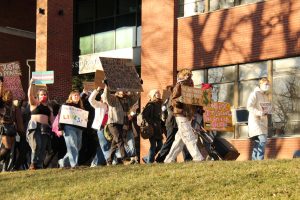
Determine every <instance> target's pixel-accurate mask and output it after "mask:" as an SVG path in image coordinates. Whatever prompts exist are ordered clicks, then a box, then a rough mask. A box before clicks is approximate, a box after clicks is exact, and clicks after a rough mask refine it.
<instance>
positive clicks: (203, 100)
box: [179, 85, 211, 106]
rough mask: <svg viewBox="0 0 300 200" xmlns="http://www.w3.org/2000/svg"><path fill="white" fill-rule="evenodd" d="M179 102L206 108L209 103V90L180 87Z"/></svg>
mask: <svg viewBox="0 0 300 200" xmlns="http://www.w3.org/2000/svg"><path fill="white" fill-rule="evenodd" d="M179 101H180V102H182V103H184V104H190V105H198V106H206V105H209V104H210V103H211V89H207V90H202V89H200V88H194V87H189V86H184V85H182V86H181V97H180V99H179Z"/></svg>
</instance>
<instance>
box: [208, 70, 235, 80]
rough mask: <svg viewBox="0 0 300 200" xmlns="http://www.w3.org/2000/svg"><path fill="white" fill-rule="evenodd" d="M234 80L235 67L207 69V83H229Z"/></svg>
mask: <svg viewBox="0 0 300 200" xmlns="http://www.w3.org/2000/svg"><path fill="white" fill-rule="evenodd" d="M234 80H235V66H229V67H219V68H212V69H208V82H209V83H222V82H231V81H234Z"/></svg>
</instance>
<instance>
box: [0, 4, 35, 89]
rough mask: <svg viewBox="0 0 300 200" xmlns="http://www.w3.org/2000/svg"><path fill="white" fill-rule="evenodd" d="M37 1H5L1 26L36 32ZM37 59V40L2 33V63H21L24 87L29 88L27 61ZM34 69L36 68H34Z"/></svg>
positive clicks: (0, 6) (0, 5)
mask: <svg viewBox="0 0 300 200" xmlns="http://www.w3.org/2000/svg"><path fill="white" fill-rule="evenodd" d="M35 9H36V1H35V0H27V1H19V0H10V1H8V0H5V1H1V2H0V26H1V27H12V28H17V29H22V30H26V31H30V32H35V20H36V18H35ZM34 58H35V40H34V39H29V38H24V37H19V36H14V35H9V34H5V33H0V63H5V62H11V61H19V62H20V67H21V71H22V77H21V80H22V85H23V89H24V90H25V92H26V91H27V88H28V74H29V72H28V67H27V65H26V59H34ZM31 64H32V63H31ZM32 68H34V66H32Z"/></svg>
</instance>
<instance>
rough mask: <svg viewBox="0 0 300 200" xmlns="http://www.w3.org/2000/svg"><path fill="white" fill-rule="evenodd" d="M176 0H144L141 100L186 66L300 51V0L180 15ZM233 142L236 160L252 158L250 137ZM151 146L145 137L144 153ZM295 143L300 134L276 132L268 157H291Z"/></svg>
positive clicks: (297, 145) (299, 144)
mask: <svg viewBox="0 0 300 200" xmlns="http://www.w3.org/2000/svg"><path fill="white" fill-rule="evenodd" d="M174 2H175V3H174V4H175V7H174V5H173V3H171V1H162V3H161V1H157V0H151V1H150V0H144V1H142V27H143V28H142V55H141V57H142V78H143V80H144V83H145V84H144V89H145V93H144V94H143V95H142V105H145V102H146V96H145V94H146V93H147V92H148V91H149V90H150V88H153V87H158V88H159V89H162V88H163V87H164V86H165V85H166V84H170V83H172V82H174V80H175V79H174V78H175V76H176V70H180V69H182V68H191V69H200V68H203V67H211V66H223V65H230V64H235V63H245V62H254V61H259V60H267V59H273V58H281V57H291V56H294V55H300V23H299V19H300V1H297V0H268V1H265V2H260V3H256V4H249V5H242V6H237V7H234V8H230V9H224V10H219V11H215V12H211V13H206V14H200V15H196V16H191V17H183V18H178V19H176V13H177V12H176V8H177V1H174ZM174 11H175V12H174ZM172 12H174V13H175V15H174V13H172ZM174 17H175V19H176V20H175V21H174ZM172 31H174V32H173V33H172ZM177 34H178V36H177ZM171 51H173V53H172V52H171ZM172 65H173V66H172ZM230 142H231V143H232V144H233V145H234V146H235V147H236V148H237V149H238V151H239V152H240V153H241V155H240V157H239V158H238V160H248V159H250V157H251V153H250V151H251V143H250V141H249V140H230ZM148 149H149V142H148V141H145V140H141V156H143V155H146V154H147V152H148ZM296 149H300V139H299V137H298V138H297V137H294V138H272V139H269V141H268V146H267V149H266V158H291V157H292V155H293V153H294V151H295V150H296ZM180 160H182V159H180Z"/></svg>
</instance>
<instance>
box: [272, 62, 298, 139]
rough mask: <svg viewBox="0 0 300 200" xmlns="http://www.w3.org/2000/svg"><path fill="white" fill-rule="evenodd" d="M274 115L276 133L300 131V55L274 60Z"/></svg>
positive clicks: (295, 132)
mask: <svg viewBox="0 0 300 200" xmlns="http://www.w3.org/2000/svg"><path fill="white" fill-rule="evenodd" d="M273 106H274V113H273V115H272V120H273V126H274V129H275V133H277V134H284V135H291V134H299V133H300V57H296V58H287V59H280V60H274V62H273Z"/></svg>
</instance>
